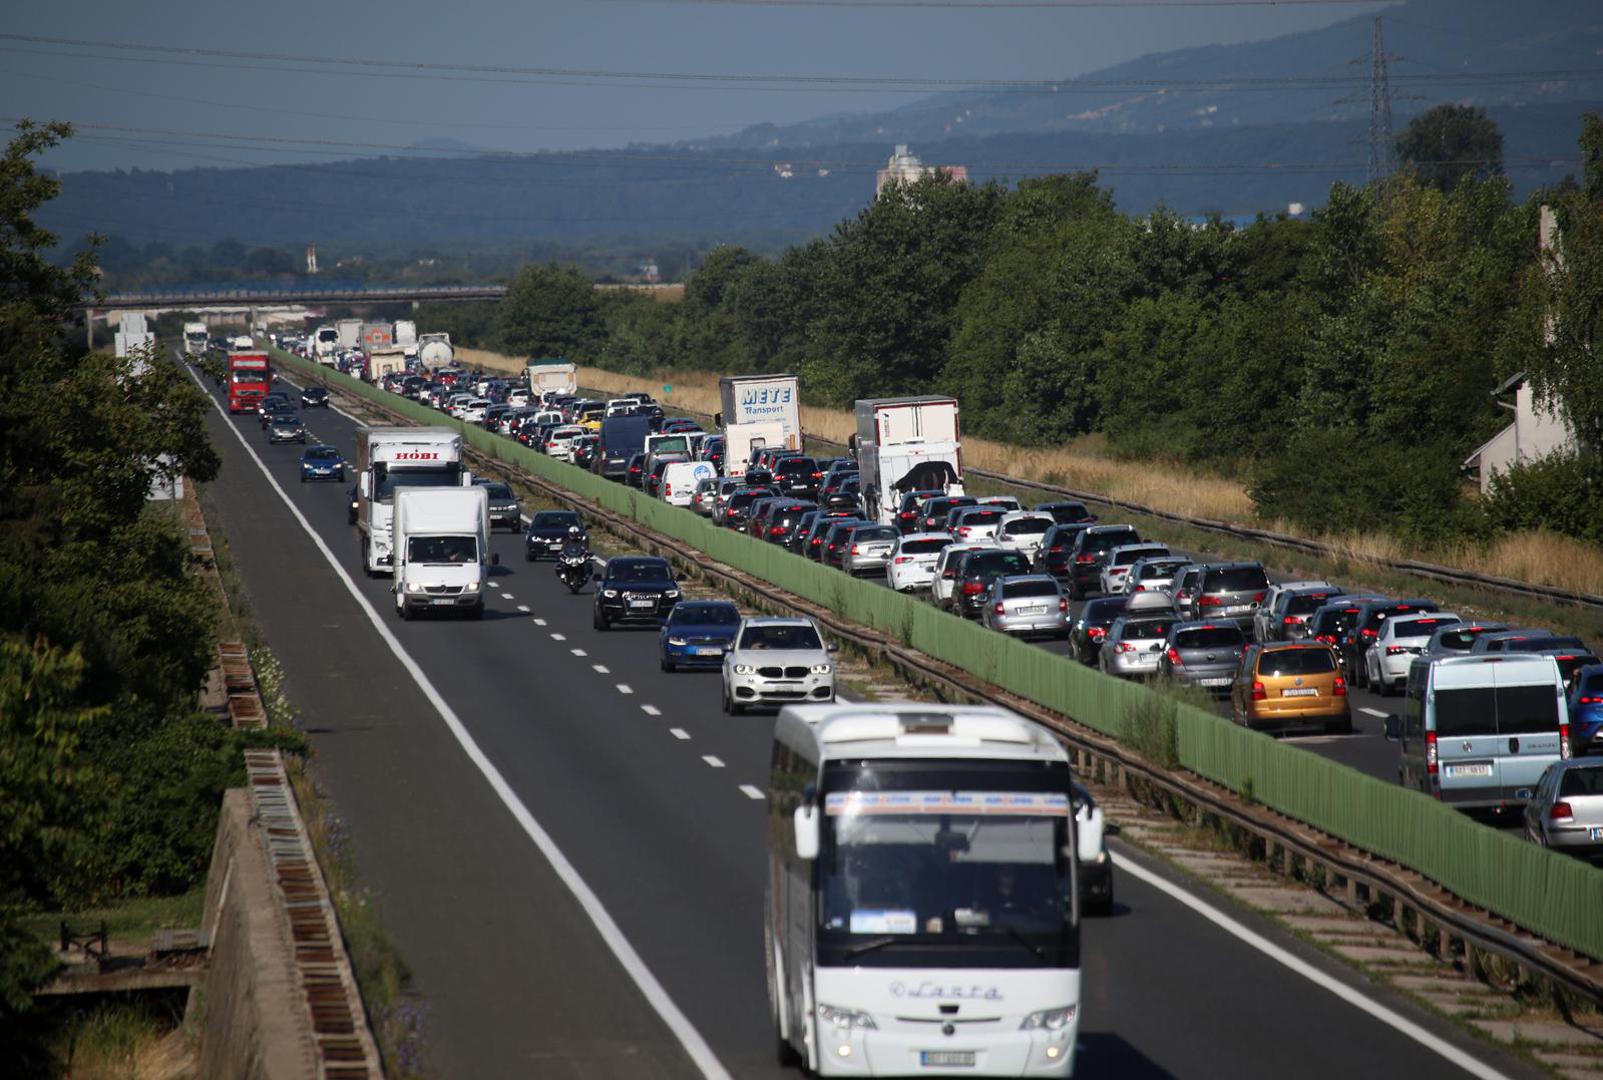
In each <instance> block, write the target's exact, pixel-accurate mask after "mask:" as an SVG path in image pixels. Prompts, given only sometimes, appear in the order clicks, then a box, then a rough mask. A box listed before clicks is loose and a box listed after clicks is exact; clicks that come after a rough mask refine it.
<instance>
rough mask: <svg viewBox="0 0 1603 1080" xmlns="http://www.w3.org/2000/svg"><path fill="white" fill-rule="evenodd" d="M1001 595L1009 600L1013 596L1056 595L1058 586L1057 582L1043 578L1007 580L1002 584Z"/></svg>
mask: <svg viewBox="0 0 1603 1080" xmlns="http://www.w3.org/2000/svg"><path fill="white" fill-rule="evenodd" d="M1002 595H1003V596H1004V597H1006V598H1007V599H1009V600H1011V599H1013V598H1014V597H1015V596H1057V595H1058V586H1057V582H1055V581H1046V580H1044V579H1037V580H1033V581H1009V582H1007V583H1006V584H1005V585H1003V586H1002Z"/></svg>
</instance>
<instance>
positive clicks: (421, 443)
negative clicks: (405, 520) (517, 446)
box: [356, 427, 473, 577]
mask: <svg viewBox="0 0 1603 1080" xmlns="http://www.w3.org/2000/svg"><path fill="white" fill-rule="evenodd" d="M472 482H473V477H472V474H470V473H469V472H467V470H465V469H464V468H463V467H462V436H461V434H460V433H459V432H456V431H453V430H452V429H450V428H447V427H372V428H363V429H362V430H361V431H359V432H357V433H356V531H357V534H358V539H359V542H360V544H361V550H362V569H364V570H366V571H367V572H368V574H370V575H373V576H375V577H376V576H378V575H380V574H389V573H392V572H393V571H394V568H395V560H394V552H393V550H392V548H391V530H390V523H391V518H392V517H393V510H394V497H395V489H396V488H400V487H432V488H454V487H462V486H463V485H464V484H470V483H472Z"/></svg>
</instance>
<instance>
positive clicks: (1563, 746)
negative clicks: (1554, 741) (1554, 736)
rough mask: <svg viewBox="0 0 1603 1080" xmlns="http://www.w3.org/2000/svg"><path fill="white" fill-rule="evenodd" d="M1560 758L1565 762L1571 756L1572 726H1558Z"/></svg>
mask: <svg viewBox="0 0 1603 1080" xmlns="http://www.w3.org/2000/svg"><path fill="white" fill-rule="evenodd" d="M1558 756H1559V759H1560V760H1563V759H1565V758H1567V757H1569V756H1570V725H1568V724H1560V725H1559V726H1558Z"/></svg>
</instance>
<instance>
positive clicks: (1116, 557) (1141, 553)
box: [1113, 548, 1163, 566]
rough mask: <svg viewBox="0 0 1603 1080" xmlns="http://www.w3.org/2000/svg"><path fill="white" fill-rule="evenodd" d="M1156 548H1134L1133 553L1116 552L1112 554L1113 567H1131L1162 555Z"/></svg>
mask: <svg viewBox="0 0 1603 1080" xmlns="http://www.w3.org/2000/svg"><path fill="white" fill-rule="evenodd" d="M1162 554H1163V551H1162V550H1161V549H1158V548H1136V549H1135V550H1134V551H1116V552H1114V553H1113V565H1114V566H1133V565H1134V564H1136V563H1138V562H1140V561H1141V560H1142V559H1150V558H1151V557H1152V556H1154V555H1162Z"/></svg>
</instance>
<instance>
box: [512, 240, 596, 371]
mask: <svg viewBox="0 0 1603 1080" xmlns="http://www.w3.org/2000/svg"><path fill="white" fill-rule="evenodd" d="M605 334H606V324H605V323H604V322H603V320H602V316H601V301H600V299H599V298H598V297H597V296H596V290H595V286H593V285H592V284H591V283H590V281H589V280H588V279H586V278H585V276H584V275H583V274H581V273H580V272H579V271H578V270H576V269H573V268H571V267H569V268H562V267H558V266H557V265H556V264H555V263H548V264H546V265H544V266H525V267H524V268H523V269H522V270H520V271H518V275H517V277H515V278H513V279H512V281H511V283H510V284H509V285H508V286H507V293H506V296H505V297H504V298H502V300H501V303H500V305H499V307H497V308H496V313H495V338H496V340H497V342H498V343H499V345H500V347H501V348H502V349H503V350H505V351H507V352H511V353H516V354H518V355H521V356H528V357H536V358H538V357H564V358H566V359H568V360H572V361H574V362H576V363H589V362H590V361H592V360H594V359H595V357H596V355H597V354H598V353H599V352H600V351H601V345H602V342H603V340H604V337H605Z"/></svg>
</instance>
